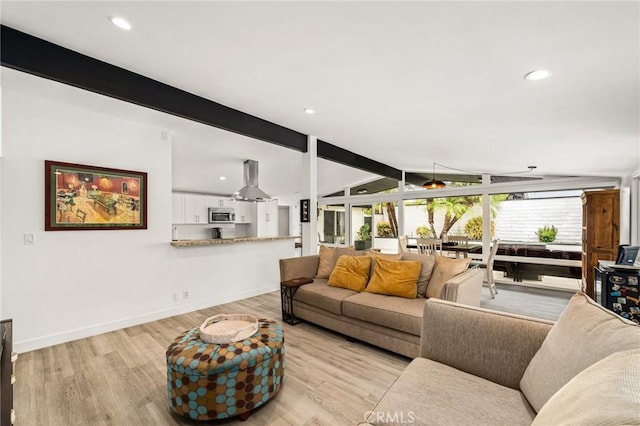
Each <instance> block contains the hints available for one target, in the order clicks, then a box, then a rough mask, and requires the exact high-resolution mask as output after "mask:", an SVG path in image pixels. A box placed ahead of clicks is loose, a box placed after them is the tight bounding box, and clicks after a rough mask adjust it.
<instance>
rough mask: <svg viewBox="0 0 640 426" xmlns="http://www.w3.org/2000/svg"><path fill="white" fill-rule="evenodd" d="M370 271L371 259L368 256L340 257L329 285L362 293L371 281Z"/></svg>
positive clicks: (330, 277)
mask: <svg viewBox="0 0 640 426" xmlns="http://www.w3.org/2000/svg"><path fill="white" fill-rule="evenodd" d="M369 269H371V258H370V257H368V256H340V257H339V258H338V261H337V262H336V267H335V268H333V272H331V275H330V276H329V281H328V282H327V284H328V285H330V286H331V287H342V288H347V289H349V290H355V291H362V290H364V288H365V287H366V286H367V282H368V281H369Z"/></svg>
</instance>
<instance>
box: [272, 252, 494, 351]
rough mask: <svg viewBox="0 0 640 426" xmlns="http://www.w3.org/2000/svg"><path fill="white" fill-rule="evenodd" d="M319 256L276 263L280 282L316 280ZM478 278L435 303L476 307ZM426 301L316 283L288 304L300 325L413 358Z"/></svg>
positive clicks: (454, 286)
mask: <svg viewBox="0 0 640 426" xmlns="http://www.w3.org/2000/svg"><path fill="white" fill-rule="evenodd" d="M319 258H320V257H319V256H318V255H312V256H303V257H295V258H289V259H281V260H280V280H281V281H288V280H291V279H294V278H299V277H315V276H316V272H317V271H318V263H319ZM482 277H483V272H482V270H480V269H468V270H466V271H465V272H463V273H461V274H459V275H457V276H455V277H453V278H451V279H449V280H447V281H446V282H445V283H444V285H443V287H442V291H441V293H440V298H442V299H445V300H449V301H452V302H458V303H462V304H468V305H473V306H478V305H479V304H480V293H481V291H482ZM426 300H427V299H425V298H424V297H419V298H416V299H408V298H403V297H396V296H387V295H382V294H373V293H368V292H360V293H359V292H356V291H353V290H348V289H345V288H339V287H331V286H328V285H327V279H324V278H315V279H314V281H313V283H310V284H305V285H303V286H301V287H300V288H299V289H298V290H297V292H296V294H295V296H294V303H293V311H294V314H295V315H296V316H297V317H298V318H301V319H303V320H306V321H308V322H311V323H314V324H318V325H320V326H323V327H326V328H328V329H331V330H334V331H337V332H339V333H342V334H344V335H346V336H350V337H353V338H355V339H358V340H361V341H364V342H367V343H371V344H373V345H376V346H379V347H381V348H384V349H388V350H390V351H393V352H396V353H399V354H402V355H405V356H408V357H411V358H415V357H416V356H418V354H419V348H420V333H421V328H422V314H423V309H424V303H425V301H426Z"/></svg>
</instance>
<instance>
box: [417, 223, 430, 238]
mask: <svg viewBox="0 0 640 426" xmlns="http://www.w3.org/2000/svg"><path fill="white" fill-rule="evenodd" d="M416 235H418V238H429V237H430V236H431V230H430V229H429V227H428V226H426V225H420V226H418V227H417V228H416Z"/></svg>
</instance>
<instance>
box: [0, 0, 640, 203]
mask: <svg viewBox="0 0 640 426" xmlns="http://www.w3.org/2000/svg"><path fill="white" fill-rule="evenodd" d="M1 11H2V24H4V25H7V26H10V27H13V28H16V29H18V30H20V31H24V32H27V33H29V34H32V35H35V36H37V37H40V38H43V39H46V40H49V41H52V42H54V43H57V44H60V45H62V46H65V47H67V48H70V49H73V50H76V51H78V52H81V53H83V54H86V55H89V56H92V57H95V58H98V59H100V60H103V61H106V62H109V63H111V64H114V65H117V66H120V67H123V68H126V69H129V70H131V71H134V72H137V73H140V74H142V75H145V76H148V77H151V78H154V79H156V80H159V81H161V82H164V83H167V84H170V85H173V86H175V87H178V88H180V89H183V90H186V91H189V92H192V93H194V94H197V95H199V96H202V97H205V98H208V99H211V100H214V101H216V102H219V103H222V104H224V105H227V106H230V107H232V108H235V109H238V110H241V111H244V112H247V113H249V114H252V115H255V116H258V117H261V118H264V119H266V120H269V121H272V122H274V123H277V124H280V125H282V126H285V127H288V128H291V129H294V130H296V131H299V132H302V133H305V134H312V135H315V136H317V137H318V138H320V139H322V140H325V141H328V142H330V143H332V144H335V145H337V146H340V147H343V148H345V149H348V150H350V151H353V152H356V153H358V154H361V155H364V156H366V157H369V158H371V159H373V160H377V161H379V162H382V163H385V164H388V165H390V166H392V167H395V168H398V169H402V170H406V171H412V172H429V171H430V170H431V166H432V163H433V162H434V161H435V162H438V163H441V164H446V165H450V166H453V167H455V168H458V169H463V170H471V171H480V172H493V173H501V172H512V171H516V170H524V169H526V168H527V166H529V165H536V166H537V167H538V168H537V169H536V171H535V174H537V175H590V176H593V175H597V176H624V175H628V174H630V173H633V172H635V171H637V170H639V169H640V142H639V140H640V139H639V138H640V124H639V116H640V107H639V93H640V85H639V77H638V76H639V75H640V69H639V64H640V41H639V40H640V24H639V23H640V10H639V5H638V2H608V1H602V2H359V1H352V2H269V1H263V2H177V1H175V2H147V1H145V2H89V1H88V2H55V1H47V2H7V1H2V10H1ZM111 16H123V17H125V18H126V19H128V20H129V21H130V22H131V23H132V25H133V30H131V31H128V32H125V31H122V30H120V29H118V28H116V27H114V26H113V25H112V24H111V23H110V22H109V20H108V18H109V17H111ZM535 69H548V70H550V71H551V72H552V76H551V77H550V78H549V79H546V80H542V81H528V80H525V79H524V78H523V76H524V74H526V73H527V72H529V71H532V70H535ZM32 78H33V77H28V78H27V77H22V76H19V75H17V73H16V72H13V71H12V72H7V71H6V70H5V71H4V72H3V81H2V84H3V85H6V84H16V85H20V84H21V85H23V86H24V90H34V89H33V82H32V80H30V79H32ZM49 90H55V89H49ZM73 90H78V89H73ZM65 94H66V95H67V94H68V93H67V92H65ZM91 96H95V95H91ZM77 97H78V101H79V100H80V98H81V99H84V100H86V99H88V98H86V97H85V96H84V95H78V96H77ZM102 104H103V105H102V106H101V108H106V109H108V110H109V111H110V112H109V113H113V114H121V115H123V116H126V117H127V118H129V119H139V120H151V121H154V120H155V121H156V122H157V123H160V125H162V126H164V127H167V128H168V129H170V130H171V131H172V133H173V137H174V145H173V146H174V154H173V155H174V158H173V160H174V161H173V167H174V171H173V174H174V187H175V188H177V189H187V190H194V191H205V192H215V193H230V192H233V191H234V190H235V189H237V188H238V187H239V184H240V180H241V164H242V160H243V159H246V158H251V159H256V160H258V161H260V166H261V167H260V168H261V186H263V189H264V190H265V191H266V192H267V193H270V194H293V193H294V192H295V191H296V190H297V185H298V182H296V180H295V179H291V176H292V173H295V172H296V171H297V170H299V168H300V167H301V154H300V153H298V152H295V151H291V150H287V149H285V148H281V147H278V146H275V145H271V144H267V143H265V142H260V141H256V140H252V139H250V138H246V137H244V136H239V135H235V134H231V133H228V132H224V131H221V130H218V129H214V128H210V127H206V126H203V125H201V124H196V123H190V122H186V121H185V120H182V119H177V118H174V117H165V116H164V115H163V114H160V113H154V114H151V115H152V116H153V117H150V116H151V115H150V114H148V113H141V112H139V111H138V110H139V108H137V107H136V108H130V109H127V107H122V105H120V103H119V101H113V103H110V102H103V103H102ZM107 104H108V105H107ZM304 108H313V109H314V110H315V111H316V113H315V114H314V115H308V114H305V113H304V112H303V109H304ZM123 111H128V112H130V113H124V112H123ZM227 170H228V171H227ZM236 170H237V171H236ZM442 171H445V170H442ZM194 174H195V175H197V179H195V178H194ZM223 174H229V175H233V178H232V179H228V180H227V181H225V182H221V181H219V180H218V176H220V175H223ZM319 175H320V178H321V180H322V181H323V183H324V186H323V187H322V189H321V193H322V191H324V192H325V193H328V192H333V191H334V190H336V189H338V188H340V187H341V186H342V185H346V184H351V183H361V182H363V181H366V180H368V179H371V178H373V177H374V175H372V174H370V173H365V172H361V171H357V170H350V169H348V168H347V167H344V166H340V165H336V164H333V163H330V162H325V161H321V164H320V166H319ZM196 181H197V182H211V184H210V185H208V184H207V185H204V186H199V187H195V186H194V182H196ZM199 185H200V184H199Z"/></svg>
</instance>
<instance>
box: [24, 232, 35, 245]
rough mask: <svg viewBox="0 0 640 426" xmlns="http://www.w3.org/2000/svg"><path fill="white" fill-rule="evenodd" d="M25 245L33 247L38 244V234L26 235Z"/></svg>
mask: <svg viewBox="0 0 640 426" xmlns="http://www.w3.org/2000/svg"><path fill="white" fill-rule="evenodd" d="M24 243H25V244H26V245H28V246H32V245H34V244H35V243H36V234H24Z"/></svg>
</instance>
